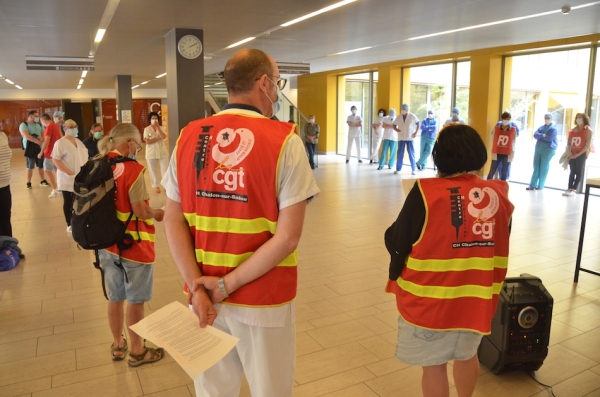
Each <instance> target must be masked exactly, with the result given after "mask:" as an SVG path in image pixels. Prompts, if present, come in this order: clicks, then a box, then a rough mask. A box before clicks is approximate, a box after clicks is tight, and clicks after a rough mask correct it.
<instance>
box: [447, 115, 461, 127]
mask: <svg viewBox="0 0 600 397" xmlns="http://www.w3.org/2000/svg"><path fill="white" fill-rule="evenodd" d="M452 123H458V124H465V121H464V120H463V119H460V118H459V119H458V121H452V117H450V118H449V119H448V120H446V122H445V123H444V127H445V126H447V125H450V124H452Z"/></svg>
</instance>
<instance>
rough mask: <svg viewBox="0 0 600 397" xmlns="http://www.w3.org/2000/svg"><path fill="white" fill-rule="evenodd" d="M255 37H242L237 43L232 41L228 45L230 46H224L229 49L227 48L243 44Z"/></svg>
mask: <svg viewBox="0 0 600 397" xmlns="http://www.w3.org/2000/svg"><path fill="white" fill-rule="evenodd" d="M255 38H256V37H248V38H246V39H244V40H241V41H238V42H237V43H233V44H232V45H230V46H228V47H225V48H227V49H229V48H233V47H237V46H239V45H242V44H244V43H247V42H249V41H252V40H254V39H255Z"/></svg>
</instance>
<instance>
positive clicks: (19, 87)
mask: <svg viewBox="0 0 600 397" xmlns="http://www.w3.org/2000/svg"><path fill="white" fill-rule="evenodd" d="M15 87H17V88H18V89H20V90H22V89H23V87H21V86H20V85H18V84H15Z"/></svg>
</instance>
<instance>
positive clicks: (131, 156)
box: [127, 153, 137, 160]
mask: <svg viewBox="0 0 600 397" xmlns="http://www.w3.org/2000/svg"><path fill="white" fill-rule="evenodd" d="M136 154H137V153H129V154H128V155H127V157H129V158H130V159H132V160H135V155H136Z"/></svg>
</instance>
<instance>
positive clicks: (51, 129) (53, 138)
mask: <svg viewBox="0 0 600 397" xmlns="http://www.w3.org/2000/svg"><path fill="white" fill-rule="evenodd" d="M47 136H49V137H50V142H49V143H48V146H46V149H45V150H44V157H45V158H47V159H49V158H52V150H53V149H54V144H55V143H56V142H57V141H58V140H59V139H60V138H61V137H62V134H61V133H60V127H59V126H58V124H55V123H50V124H48V126H46V129H45V130H44V139H46V137H47Z"/></svg>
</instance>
